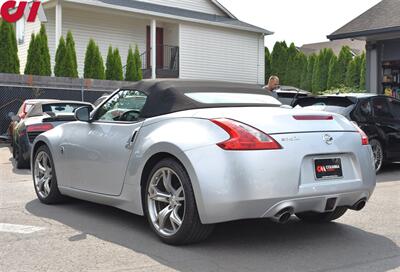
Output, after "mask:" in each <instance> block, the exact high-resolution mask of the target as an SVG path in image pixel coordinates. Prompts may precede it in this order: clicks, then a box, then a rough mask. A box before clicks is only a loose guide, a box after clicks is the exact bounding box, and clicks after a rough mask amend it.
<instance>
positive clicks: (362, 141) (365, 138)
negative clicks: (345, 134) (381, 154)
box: [351, 122, 369, 145]
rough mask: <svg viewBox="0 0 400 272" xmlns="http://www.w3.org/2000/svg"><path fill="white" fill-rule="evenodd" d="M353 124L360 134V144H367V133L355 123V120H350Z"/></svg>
mask: <svg viewBox="0 0 400 272" xmlns="http://www.w3.org/2000/svg"><path fill="white" fill-rule="evenodd" d="M351 123H352V124H353V126H354V127H355V128H356V129H357V130H358V132H359V133H360V135H361V144H362V145H369V140H368V136H367V134H365V132H364V131H363V130H362V129H361V128H360V127H359V126H358V125H357V123H356V122H351Z"/></svg>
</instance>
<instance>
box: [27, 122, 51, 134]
mask: <svg viewBox="0 0 400 272" xmlns="http://www.w3.org/2000/svg"><path fill="white" fill-rule="evenodd" d="M52 128H54V127H53V125H52V124H40V125H31V126H28V127H27V128H26V131H27V132H45V131H48V130H50V129H52Z"/></svg>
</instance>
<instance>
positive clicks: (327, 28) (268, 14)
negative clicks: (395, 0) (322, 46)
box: [218, 0, 380, 49]
mask: <svg viewBox="0 0 400 272" xmlns="http://www.w3.org/2000/svg"><path fill="white" fill-rule="evenodd" d="M218 1H219V2H220V3H221V4H222V5H224V6H225V7H226V8H227V9H228V10H229V11H230V12H232V13H233V14H234V15H235V16H236V17H237V18H238V19H240V20H242V21H245V22H247V23H250V24H253V25H256V26H259V27H262V28H265V29H267V30H270V31H272V32H275V34H274V35H272V36H267V37H266V39H265V44H266V45H267V46H268V48H270V49H272V48H273V46H274V44H275V42H276V41H282V40H286V41H287V42H288V44H289V43H290V42H294V43H295V45H296V46H301V45H303V44H306V43H314V42H321V41H326V40H327V39H326V36H327V35H329V34H331V33H332V32H334V31H335V30H337V29H338V28H340V27H342V26H343V25H345V24H346V23H348V22H349V21H351V20H352V19H354V18H355V17H357V16H358V15H360V14H361V13H363V12H364V11H366V10H368V9H369V8H371V7H372V6H374V5H376V4H377V3H379V2H380V0H218Z"/></svg>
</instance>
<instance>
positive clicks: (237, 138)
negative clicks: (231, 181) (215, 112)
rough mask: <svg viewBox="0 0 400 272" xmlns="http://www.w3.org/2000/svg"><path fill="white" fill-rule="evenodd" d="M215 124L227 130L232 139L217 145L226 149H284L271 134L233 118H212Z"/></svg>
mask: <svg viewBox="0 0 400 272" xmlns="http://www.w3.org/2000/svg"><path fill="white" fill-rule="evenodd" d="M211 121H212V122H213V123H214V124H216V125H217V126H219V127H220V128H222V129H223V130H225V131H226V132H227V133H228V134H229V136H230V139H229V140H226V141H224V142H221V143H218V144H217V145H218V146H219V147H221V148H222V149H225V150H272V149H282V146H281V145H280V144H279V143H278V142H276V141H275V140H274V139H273V138H272V137H271V136H269V135H267V134H266V133H264V132H262V131H260V130H258V129H256V128H253V127H251V126H249V125H246V124H243V123H241V122H238V121H234V120H231V119H225V118H221V119H212V120H211Z"/></svg>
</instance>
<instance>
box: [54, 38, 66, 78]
mask: <svg viewBox="0 0 400 272" xmlns="http://www.w3.org/2000/svg"><path fill="white" fill-rule="evenodd" d="M66 55H67V47H66V44H65V40H64V37H61V38H60V41H59V42H58V47H57V52H56V58H55V65H54V75H55V76H56V77H63V76H65V59H66Z"/></svg>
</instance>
